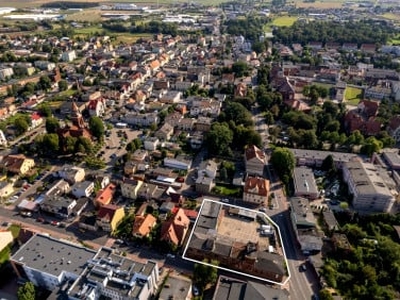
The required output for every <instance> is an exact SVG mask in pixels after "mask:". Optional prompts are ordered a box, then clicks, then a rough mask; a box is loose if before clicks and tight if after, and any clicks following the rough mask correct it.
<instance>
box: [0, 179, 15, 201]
mask: <svg viewBox="0 0 400 300" xmlns="http://www.w3.org/2000/svg"><path fill="white" fill-rule="evenodd" d="M13 192H14V189H13V185H12V184H11V183H10V182H7V181H1V182H0V198H7V197H9V196H10V195H11V194H12V193H13Z"/></svg>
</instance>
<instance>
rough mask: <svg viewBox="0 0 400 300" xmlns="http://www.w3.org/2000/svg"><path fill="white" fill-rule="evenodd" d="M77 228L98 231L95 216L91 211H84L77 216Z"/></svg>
mask: <svg viewBox="0 0 400 300" xmlns="http://www.w3.org/2000/svg"><path fill="white" fill-rule="evenodd" d="M78 226H79V228H81V229H84V230H90V231H98V230H99V227H98V226H97V216H96V215H95V214H92V213H86V214H82V215H81V216H79V223H78Z"/></svg>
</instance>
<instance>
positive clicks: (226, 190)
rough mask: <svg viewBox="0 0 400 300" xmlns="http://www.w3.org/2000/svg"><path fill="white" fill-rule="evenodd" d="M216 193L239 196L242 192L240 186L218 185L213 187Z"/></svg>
mask: <svg viewBox="0 0 400 300" xmlns="http://www.w3.org/2000/svg"><path fill="white" fill-rule="evenodd" d="M213 191H214V192H215V193H216V194H219V195H224V196H238V195H240V193H241V188H239V187H226V186H221V185H216V186H215V187H214V189H213Z"/></svg>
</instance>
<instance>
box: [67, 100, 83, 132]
mask: <svg viewBox="0 0 400 300" xmlns="http://www.w3.org/2000/svg"><path fill="white" fill-rule="evenodd" d="M71 108H72V109H71V110H72V115H71V121H72V124H73V125H75V126H76V127H78V128H82V129H83V128H85V127H86V125H85V121H84V120H83V117H82V114H81V112H80V111H79V108H78V105H77V104H76V103H75V101H72V107H71Z"/></svg>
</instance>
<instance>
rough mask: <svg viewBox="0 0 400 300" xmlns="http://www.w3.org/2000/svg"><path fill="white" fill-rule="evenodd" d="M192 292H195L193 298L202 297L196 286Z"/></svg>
mask: <svg viewBox="0 0 400 300" xmlns="http://www.w3.org/2000/svg"><path fill="white" fill-rule="evenodd" d="M192 290H193V296H196V297H197V296H198V295H200V292H199V289H198V288H197V287H196V286H193V288H192Z"/></svg>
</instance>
